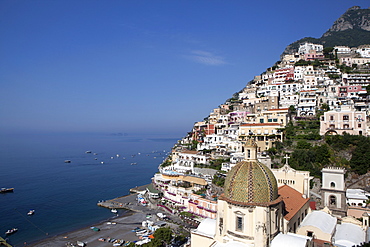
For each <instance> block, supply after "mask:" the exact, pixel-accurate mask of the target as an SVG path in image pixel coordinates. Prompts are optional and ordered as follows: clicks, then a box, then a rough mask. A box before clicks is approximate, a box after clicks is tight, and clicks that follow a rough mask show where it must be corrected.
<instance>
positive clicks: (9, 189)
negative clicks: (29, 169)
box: [0, 188, 14, 193]
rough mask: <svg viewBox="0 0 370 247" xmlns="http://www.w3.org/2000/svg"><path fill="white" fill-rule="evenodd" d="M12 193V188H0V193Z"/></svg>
mask: <svg viewBox="0 0 370 247" xmlns="http://www.w3.org/2000/svg"><path fill="white" fill-rule="evenodd" d="M13 191H14V188H1V189H0V193H9V192H13Z"/></svg>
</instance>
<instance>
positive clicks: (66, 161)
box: [64, 160, 72, 163]
mask: <svg viewBox="0 0 370 247" xmlns="http://www.w3.org/2000/svg"><path fill="white" fill-rule="evenodd" d="M71 162H72V161H70V160H65V161H64V163H71Z"/></svg>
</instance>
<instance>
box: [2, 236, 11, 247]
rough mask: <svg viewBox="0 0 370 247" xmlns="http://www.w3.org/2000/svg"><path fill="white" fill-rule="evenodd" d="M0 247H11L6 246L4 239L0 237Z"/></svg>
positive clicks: (9, 246)
mask: <svg viewBox="0 0 370 247" xmlns="http://www.w3.org/2000/svg"><path fill="white" fill-rule="evenodd" d="M0 246H7V247H12V246H11V245H10V244H8V243H7V242H6V241H5V239H3V238H2V237H0Z"/></svg>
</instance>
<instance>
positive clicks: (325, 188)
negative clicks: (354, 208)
mask: <svg viewBox="0 0 370 247" xmlns="http://www.w3.org/2000/svg"><path fill="white" fill-rule="evenodd" d="M321 172H322V187H321V198H322V200H323V206H324V207H328V208H329V209H330V211H332V212H333V214H334V215H338V216H346V215H347V203H346V184H345V182H344V174H345V173H346V170H345V169H344V168H341V167H327V168H323V169H322V170H321Z"/></svg>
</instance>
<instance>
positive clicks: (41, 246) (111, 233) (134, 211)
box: [24, 184, 153, 247]
mask: <svg viewBox="0 0 370 247" xmlns="http://www.w3.org/2000/svg"><path fill="white" fill-rule="evenodd" d="M148 185H149V184H146V185H142V186H136V187H134V188H132V189H130V191H132V190H135V191H136V192H135V193H129V194H127V195H124V196H120V197H116V198H113V199H110V200H106V201H104V202H103V204H102V202H98V203H97V206H100V207H105V208H117V209H119V210H120V211H123V210H125V212H124V213H123V214H122V215H119V216H112V217H109V218H107V219H104V220H101V221H99V222H96V223H93V224H91V225H89V226H85V227H80V228H77V229H74V230H70V231H66V232H62V233H58V234H56V235H51V236H47V237H46V238H43V239H40V240H36V241H32V242H30V243H27V244H25V245H24V246H32V247H49V246H55V247H57V246H66V245H67V244H68V243H74V244H76V242H77V241H82V242H85V243H86V244H88V246H89V247H90V246H92V247H94V246H112V243H109V242H100V241H98V238H100V237H103V238H107V237H111V238H112V237H113V238H116V239H117V238H119V239H123V240H125V241H136V240H138V237H137V236H136V235H135V233H134V232H132V231H131V230H132V229H134V228H135V227H141V226H142V225H141V223H142V221H144V220H146V213H148V212H150V211H152V210H153V209H149V208H146V207H143V206H140V205H139V204H137V202H136V197H137V194H138V193H137V191H140V190H144V189H145V188H146V187H147V186H148ZM130 221H133V222H130ZM108 222H114V223H116V224H107V223H108ZM92 226H94V227H97V228H99V229H100V231H98V232H94V231H93V230H91V229H90V227H92ZM118 232H119V233H118ZM116 235H117V237H115V236H116ZM119 236H121V237H119Z"/></svg>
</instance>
